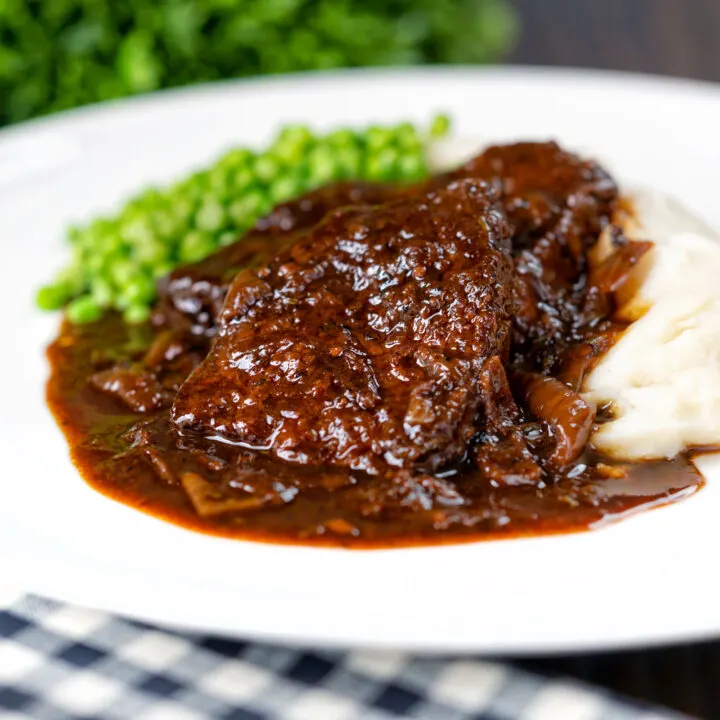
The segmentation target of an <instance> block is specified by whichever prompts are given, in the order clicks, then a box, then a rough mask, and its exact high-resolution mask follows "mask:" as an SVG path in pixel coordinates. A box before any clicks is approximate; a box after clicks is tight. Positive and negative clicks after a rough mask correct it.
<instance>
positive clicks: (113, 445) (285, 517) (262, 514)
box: [47, 316, 703, 547]
mask: <svg viewBox="0 0 720 720" xmlns="http://www.w3.org/2000/svg"><path fill="white" fill-rule="evenodd" d="M153 337H154V330H153V328H152V327H150V326H142V327H131V326H126V325H124V324H123V323H122V322H121V321H120V320H119V319H118V318H117V317H113V316H109V317H107V318H105V319H103V320H101V321H100V322H98V323H95V324H93V325H88V326H73V325H70V324H69V323H65V324H64V325H63V328H62V331H61V333H60V336H59V337H58V339H57V340H56V341H55V342H54V343H53V344H52V345H51V346H50V348H49V349H48V358H49V360H50V364H51V367H52V374H51V377H50V381H49V383H48V389H47V398H48V404H49V406H50V409H51V410H52V412H53V414H54V415H55V418H56V420H57V422H58V424H59V425H60V427H61V428H62V430H63V432H64V433H65V436H66V437H67V440H68V443H69V444H70V448H71V454H72V459H73V461H74V462H75V464H76V466H77V467H78V469H79V471H80V473H81V475H82V476H83V478H84V479H85V480H86V481H87V482H88V484H89V485H90V486H91V487H93V488H94V489H95V490H97V491H99V492H101V493H103V494H104V495H106V496H108V497H110V498H112V499H114V500H117V501H119V502H122V503H125V504H127V505H130V506H131V507H134V508H136V509H138V510H141V511H143V512H146V513H148V514H150V515H153V516H156V517H159V518H162V519H163V520H168V521H170V522H173V523H175V524H177V525H181V526H183V527H186V528H188V529H191V530H197V531H200V532H204V533H209V534H213V535H220V536H225V537H233V538H241V539H251V540H261V541H270V542H287V543H308V544H313V545H318V544H320V545H334V546H346V545H347V546H353V547H391V546H400V545H404V546H405V545H414V544H420V545H422V544H438V543H447V542H466V541H473V540H484V539H492V538H500V537H514V536H522V535H538V534H552V533H565V532H573V531H579V530H585V529H589V528H594V527H597V526H598V525H601V524H604V523H608V522H612V521H614V520H618V519H620V518H623V517H625V516H627V515H628V514H630V513H633V512H638V511H641V510H646V509H648V508H652V507H656V506H659V505H664V504H667V503H669V502H672V501H675V500H679V499H681V498H684V497H687V496H688V495H690V494H692V493H694V492H695V491H696V490H697V489H698V488H700V487H701V486H702V484H703V481H702V478H701V476H700V474H699V473H698V471H697V470H696V469H695V467H694V466H693V465H692V463H691V462H690V461H689V459H688V458H687V457H686V456H681V457H678V458H676V459H675V460H672V461H664V462H648V463H641V464H638V465H634V466H631V467H630V470H629V472H628V474H627V476H626V477H622V478H617V479H616V478H612V477H595V478H591V479H588V477H587V473H583V472H578V470H575V472H576V473H578V474H577V477H572V475H573V474H574V473H573V471H572V470H571V471H570V472H569V473H568V474H567V476H566V477H565V478H563V479H560V480H558V481H557V482H556V483H555V484H552V485H549V486H547V487H544V488H541V489H538V488H536V487H527V486H518V487H509V486H505V487H500V488H487V487H486V485H485V483H483V482H477V480H478V478H477V471H476V470H473V469H463V468H459V469H458V470H457V471H456V474H455V475H454V476H453V478H452V479H453V482H455V483H458V485H459V486H460V487H464V486H466V487H471V486H473V487H478V488H481V489H482V488H483V487H485V489H484V490H482V491H481V492H478V493H476V494H473V498H472V502H471V504H466V505H462V506H458V507H452V506H448V507H445V508H443V509H441V510H438V509H437V508H431V509H428V510H424V509H423V508H422V503H423V499H422V498H421V497H418V498H417V502H416V503H415V504H414V505H413V506H410V505H408V506H406V507H404V508H403V507H392V508H388V507H385V508H383V510H382V511H381V512H379V513H378V512H374V510H376V508H373V506H372V500H373V499H372V491H373V482H377V480H375V481H374V480H373V478H372V477H371V476H363V475H362V473H358V474H355V475H356V477H355V478H353V477H352V475H353V473H351V472H347V471H345V470H337V469H333V470H332V471H331V473H330V475H331V476H332V478H333V483H331V484H330V485H329V486H327V487H323V486H322V483H321V482H318V481H320V480H322V476H323V475H328V471H327V470H323V469H319V470H318V469H313V468H292V474H293V475H295V476H298V477H300V478H301V479H302V481H304V482H314V483H315V484H316V485H317V487H316V488H315V489H313V490H311V491H305V492H303V493H301V494H299V495H298V496H297V497H295V498H293V499H292V502H288V503H286V504H282V505H275V504H273V505H270V506H269V507H267V508H258V509H253V510H252V511H251V512H231V513H226V514H222V513H220V514H218V515H211V516H202V515H199V514H198V513H197V512H196V511H195V509H194V507H193V505H192V503H191V502H190V500H189V499H188V495H187V494H186V492H185V490H184V489H183V487H182V486H181V485H180V483H179V482H178V481H177V480H175V479H170V476H168V480H167V481H162V480H161V479H160V478H159V475H158V473H157V470H156V469H154V467H153V462H152V460H150V461H149V460H148V457H147V456H146V455H144V454H143V452H142V451H141V450H140V449H136V450H133V449H132V448H128V442H127V440H126V439H124V438H125V437H126V434H127V433H128V431H130V430H132V428H133V427H134V426H135V425H136V424H137V423H138V422H142V423H147V424H148V425H151V426H153V428H154V443H153V444H157V445H161V446H162V445H164V450H165V452H167V453H168V454H169V457H170V461H171V463H172V464H173V465H174V466H175V467H176V468H184V469H186V470H189V471H196V472H202V473H207V472H208V470H207V467H206V466H203V465H202V464H201V462H199V461H198V457H200V456H199V455H196V454H194V452H193V451H194V450H195V448H187V449H181V448H178V447H176V439H175V437H174V435H173V433H172V431H171V428H170V424H169V420H168V412H167V409H165V410H159V411H157V412H154V413H132V412H129V411H128V409H127V408H126V407H125V406H123V405H121V404H120V403H118V402H117V401H116V400H115V399H114V398H112V397H109V396H108V395H106V394H104V393H102V392H100V391H98V390H96V389H95V388H93V387H92V386H90V385H89V384H88V377H89V376H90V375H91V374H92V373H93V372H94V371H95V367H96V358H97V356H98V355H99V354H101V353H105V352H111V353H112V354H113V356H114V357H115V358H117V359H118V360H120V359H121V357H122V356H124V357H126V358H134V357H137V356H138V355H139V354H141V353H142V352H143V351H144V350H145V349H146V348H147V347H148V346H149V344H150V343H151V341H152V339H153ZM204 443H205V444H206V448H208V449H210V450H211V452H212V454H213V456H216V457H218V459H220V460H222V461H223V462H227V463H229V464H230V463H232V462H234V461H237V459H238V458H239V456H240V455H241V451H239V450H238V449H237V448H234V447H232V446H229V445H225V444H221V443H217V442H212V441H204ZM263 460H264V459H263ZM592 460H593V458H589V457H588V458H585V461H588V462H590V461H592ZM582 464H583V460H582V459H581V461H580V463H578V464H576V465H575V466H574V467H575V468H580V467H581V465H582ZM266 465H267V466H268V469H270V470H272V469H273V468H274V469H275V470H276V471H277V475H278V477H280V478H282V477H284V476H286V475H287V474H288V468H287V467H286V466H284V465H283V464H282V463H280V462H277V461H271V460H267V461H266ZM173 470H174V469H173ZM172 474H173V476H175V472H174V471H173V473H172ZM348 480H349V481H348ZM353 480H354V482H353ZM474 480H475V482H474ZM346 481H348V482H346ZM376 502H377V499H376ZM340 517H341V518H342V520H340V519H339V518H340Z"/></svg>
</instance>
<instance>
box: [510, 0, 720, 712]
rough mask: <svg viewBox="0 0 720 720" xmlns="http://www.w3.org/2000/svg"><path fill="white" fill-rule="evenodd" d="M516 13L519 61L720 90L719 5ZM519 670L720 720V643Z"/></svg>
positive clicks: (610, 4) (579, 3) (546, 0)
mask: <svg viewBox="0 0 720 720" xmlns="http://www.w3.org/2000/svg"><path fill="white" fill-rule="evenodd" d="M515 6H516V8H517V9H518V11H519V12H520V16H521V18H522V22H523V34H522V37H521V38H520V40H519V43H518V45H517V47H516V49H515V52H514V54H513V56H512V58H511V61H512V62H515V63H523V64H541V65H564V66H572V67H591V68H605V69H612V70H631V71H635V72H647V73H658V74H664V75H675V76H681V77H690V78H698V79H703V80H715V81H720V0H515ZM718 178H719V179H720V173H719V175H718ZM712 550H714V549H712ZM628 602H632V598H629V599H628ZM718 602H720V598H718ZM684 612H692V608H691V607H689V608H688V609H686V610H684ZM518 664H520V665H521V666H523V667H526V668H528V669H531V670H534V671H538V672H543V673H550V674H562V675H569V676H574V677H577V678H580V679H583V680H586V681H589V682H591V683H594V684H596V685H601V686H604V687H607V688H610V689H612V690H615V691H618V692H621V693H624V694H626V695H628V696H631V697H635V698H638V699H641V700H646V701H650V702H652V703H655V704H659V705H663V706H666V707H669V708H673V709H676V710H681V711H683V712H685V713H688V714H690V715H693V716H695V717H698V718H703V719H705V720H720V642H707V643H695V644H687V645H679V646H673V647H667V648H660V649H653V650H645V651H643V650H636V651H632V652H616V653H603V654H594V655H582V656H572V657H561V658H550V659H537V660H531V661H523V662H520V663H518ZM559 720H561V719H559Z"/></svg>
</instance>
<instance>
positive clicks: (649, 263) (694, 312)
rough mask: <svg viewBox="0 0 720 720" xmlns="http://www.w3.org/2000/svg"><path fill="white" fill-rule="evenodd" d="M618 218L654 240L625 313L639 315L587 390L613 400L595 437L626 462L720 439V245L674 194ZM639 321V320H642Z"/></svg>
mask: <svg viewBox="0 0 720 720" xmlns="http://www.w3.org/2000/svg"><path fill="white" fill-rule="evenodd" d="M634 205H635V209H636V219H635V220H634V221H633V220H624V221H623V222H621V224H622V225H623V226H624V229H625V231H626V233H627V234H628V235H629V236H630V237H632V238H637V239H648V240H652V241H653V243H654V244H655V247H654V248H653V250H652V251H651V252H650V253H649V254H648V255H647V256H646V258H645V259H644V260H643V263H641V268H640V269H639V270H640V272H641V273H642V274H643V280H642V282H641V284H640V285H639V288H638V289H637V291H636V292H635V294H634V295H633V296H631V297H629V298H626V299H625V302H624V303H623V304H622V308H621V314H622V315H623V316H625V317H626V318H627V319H628V320H635V322H634V323H633V324H632V325H631V326H630V327H629V329H628V330H627V331H626V332H625V333H624V334H623V336H622V337H621V338H620V340H619V341H618V342H617V343H616V345H615V346H614V347H613V348H612V349H611V350H610V351H609V352H608V353H607V355H606V356H605V357H604V358H603V359H602V361H601V362H600V363H599V364H598V366H597V367H596V368H595V370H594V371H593V372H592V373H591V374H590V376H589V377H588V379H587V381H586V385H585V388H584V390H585V396H586V397H587V398H588V399H590V400H592V401H594V402H596V403H598V404H600V405H602V404H605V403H612V407H613V410H614V416H615V419H614V420H613V421H611V422H609V423H606V424H604V425H602V426H600V428H599V429H598V431H597V432H596V433H595V435H594V436H593V438H592V440H593V443H594V444H595V446H596V447H597V448H598V449H599V450H601V451H602V452H605V453H608V454H610V455H613V456H616V457H620V458H625V459H649V458H660V457H672V456H674V455H676V454H677V453H678V452H679V451H681V450H682V449H683V448H686V447H689V446H698V445H717V444H718V443H720V242H719V241H718V240H719V239H718V236H717V235H716V234H715V233H714V232H713V231H712V230H710V229H709V228H708V227H707V226H705V225H704V224H703V223H702V222H700V221H699V220H697V219H696V218H695V217H694V216H692V215H691V214H689V213H688V212H687V211H685V210H684V209H682V208H681V207H679V206H678V205H676V204H674V203H673V202H672V201H670V200H669V199H668V198H666V197H664V196H662V195H658V194H655V193H648V192H643V193H638V194H637V195H635V197H634ZM637 318H639V319H637Z"/></svg>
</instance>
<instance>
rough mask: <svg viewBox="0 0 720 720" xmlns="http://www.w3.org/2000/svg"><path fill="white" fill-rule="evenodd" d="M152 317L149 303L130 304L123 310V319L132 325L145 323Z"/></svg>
mask: <svg viewBox="0 0 720 720" xmlns="http://www.w3.org/2000/svg"><path fill="white" fill-rule="evenodd" d="M149 318H150V308H149V307H148V306H147V305H129V306H128V307H126V308H125V309H124V310H123V320H124V321H125V322H126V323H130V324H131V325H138V324H140V323H144V322H145V321H146V320H148V319H149Z"/></svg>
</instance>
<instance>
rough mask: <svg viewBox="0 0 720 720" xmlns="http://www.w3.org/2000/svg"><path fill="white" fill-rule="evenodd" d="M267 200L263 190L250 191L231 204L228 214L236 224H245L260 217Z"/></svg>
mask: <svg viewBox="0 0 720 720" xmlns="http://www.w3.org/2000/svg"><path fill="white" fill-rule="evenodd" d="M265 202H266V199H265V196H264V195H263V194H262V193H261V192H259V191H253V192H249V193H247V194H246V195H243V196H242V197H240V198H238V199H237V200H235V202H233V203H232V204H231V205H230V207H229V208H228V214H229V215H230V218H231V219H232V221H233V222H234V223H235V224H236V225H243V224H246V223H247V222H248V221H250V222H252V221H254V220H255V219H256V218H257V217H259V215H260V212H261V211H262V209H263V207H264V205H265Z"/></svg>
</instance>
